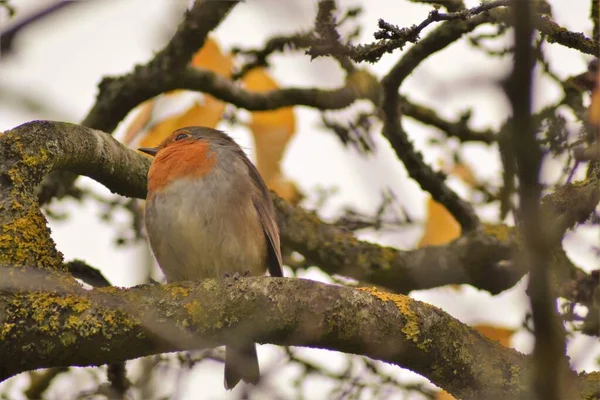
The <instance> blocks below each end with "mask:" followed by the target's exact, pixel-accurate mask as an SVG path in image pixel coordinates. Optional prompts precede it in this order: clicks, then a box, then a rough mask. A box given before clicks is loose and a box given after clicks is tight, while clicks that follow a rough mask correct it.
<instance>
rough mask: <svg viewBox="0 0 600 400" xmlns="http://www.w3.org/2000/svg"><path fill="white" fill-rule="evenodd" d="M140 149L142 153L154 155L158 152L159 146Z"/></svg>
mask: <svg viewBox="0 0 600 400" xmlns="http://www.w3.org/2000/svg"><path fill="white" fill-rule="evenodd" d="M138 150H139V151H141V152H142V153H146V154H150V155H151V156H153V157H154V156H155V155H156V153H158V147H140V148H139V149H138Z"/></svg>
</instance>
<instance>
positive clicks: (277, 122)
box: [243, 68, 298, 201]
mask: <svg viewBox="0 0 600 400" xmlns="http://www.w3.org/2000/svg"><path fill="white" fill-rule="evenodd" d="M243 82H244V85H245V86H246V88H247V89H248V90H251V91H255V92H266V91H270V90H276V89H278V88H279V86H278V85H277V83H276V82H275V81H274V80H273V79H272V78H271V77H270V76H269V75H268V74H267V72H266V71H265V70H264V69H263V68H255V69H253V70H251V71H250V72H248V73H247V74H246V75H245V76H244V78H243ZM249 127H250V130H251V131H252V135H253V136H254V143H255V146H256V167H257V168H258V171H259V172H260V174H261V175H262V177H263V179H264V180H265V183H266V184H267V186H268V187H269V188H270V189H272V190H274V191H276V192H277V193H278V194H279V195H280V196H282V197H283V198H285V199H286V200H289V201H293V200H297V198H298V191H297V189H296V186H295V185H294V184H293V183H292V182H288V181H286V180H285V179H284V178H283V174H282V173H281V160H282V158H283V154H284V152H285V149H286V147H287V145H288V143H289V141H290V139H291V138H292V136H293V135H294V133H295V131H296V119H295V116H294V110H293V109H292V108H291V107H286V108H281V109H278V110H274V111H257V112H253V113H252V114H251V121H250V124H249Z"/></svg>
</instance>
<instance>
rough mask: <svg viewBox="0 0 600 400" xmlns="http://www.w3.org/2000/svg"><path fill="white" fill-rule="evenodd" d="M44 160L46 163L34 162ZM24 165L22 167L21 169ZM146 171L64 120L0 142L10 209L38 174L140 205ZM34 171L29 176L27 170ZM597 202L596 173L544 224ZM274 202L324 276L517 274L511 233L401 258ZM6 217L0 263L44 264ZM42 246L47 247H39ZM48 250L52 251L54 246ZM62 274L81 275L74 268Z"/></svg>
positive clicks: (426, 282) (20, 216)
mask: <svg viewBox="0 0 600 400" xmlns="http://www.w3.org/2000/svg"><path fill="white" fill-rule="evenodd" d="M24 149H27V151H24ZM41 155H43V158H41V159H40V157H42V156H41ZM23 159H24V160H27V162H28V163H29V164H27V163H25V162H23V161H19V160H23ZM35 160H38V161H36V162H34V161H35ZM40 163H43V165H40ZM30 164H32V165H30ZM149 164H150V160H149V159H148V158H147V157H145V156H142V155H140V154H138V153H136V152H135V151H133V150H131V149H128V148H127V147H125V146H124V145H122V144H120V143H119V142H117V141H116V140H114V139H113V138H112V137H111V136H110V135H108V134H105V133H103V132H99V131H95V130H92V129H89V128H86V127H82V126H79V125H73V124H68V123H62V122H51V121H37V122H31V123H28V124H25V125H22V126H19V127H17V128H15V129H13V130H11V131H8V132H6V133H5V134H4V135H2V136H1V137H0V177H1V176H16V177H21V179H20V180H18V181H15V182H10V181H7V182H4V181H2V180H0V183H2V182H4V184H3V185H4V186H1V187H0V194H1V195H2V196H3V197H2V198H1V200H2V201H4V202H5V204H8V205H10V204H11V203H12V202H13V201H14V199H13V197H14V196H15V195H17V194H18V196H20V197H24V196H25V194H26V193H31V190H33V189H32V188H33V187H35V185H36V183H37V182H39V180H40V179H41V177H42V176H43V175H44V174H45V173H47V172H49V171H51V170H55V169H57V168H61V169H65V170H70V171H73V172H76V173H80V174H83V175H87V176H89V177H91V178H93V179H95V180H97V181H98V182H100V183H102V184H104V185H106V186H107V187H108V188H109V189H110V190H111V191H113V192H115V193H118V194H121V195H124V196H129V197H138V198H144V197H145V195H146V173H147V168H148V166H149ZM32 166H35V168H36V169H34V170H33V171H31V168H32ZM15 185H17V186H15ZM19 185H20V186H19ZM25 185H26V186H25ZM27 191H29V192H27ZM599 196H600V185H599V184H598V177H597V176H596V175H593V176H592V177H590V178H589V179H587V180H586V181H583V182H578V183H577V184H574V185H567V186H565V187H564V188H562V189H561V190H558V191H557V192H555V193H553V194H550V195H549V196H546V197H545V198H544V200H543V203H544V210H545V211H544V213H545V216H546V217H545V218H546V219H547V220H548V221H556V223H557V224H559V225H560V227H562V228H561V229H563V228H564V229H565V230H566V229H567V228H569V227H570V226H572V225H573V224H575V223H576V222H577V221H579V220H581V219H582V218H585V217H586V216H587V215H589V214H590V213H591V212H592V211H593V210H594V208H595V205H596V204H597V203H598V199H599ZM28 198H30V199H31V200H32V202H31V203H30V206H31V207H33V208H34V209H35V210H37V211H38V212H39V210H38V209H37V203H36V202H35V200H34V198H33V197H32V196H31V195H29V197H28ZM566 199H568V201H567V200H566ZM274 201H275V205H276V208H277V213H278V222H279V225H280V229H281V235H282V242H283V245H284V246H287V247H289V248H292V249H294V250H297V251H299V252H300V253H301V254H304V255H305V256H306V257H308V258H309V259H310V260H311V261H312V262H314V263H315V264H316V265H319V266H320V267H321V268H322V269H323V270H324V271H326V272H328V273H330V274H340V275H345V276H348V277H352V278H355V279H357V280H359V281H366V282H370V283H372V284H376V285H380V286H384V287H387V288H389V289H391V290H394V291H397V292H402V293H407V292H410V291H411V290H416V289H426V288H432V287H437V286H441V285H446V284H463V283H465V284H471V285H473V286H475V287H477V288H480V289H483V290H487V291H489V292H491V293H499V292H501V291H503V290H506V289H508V288H510V287H512V286H513V285H514V283H515V282H516V281H518V280H519V279H520V278H521V277H522V275H523V273H524V271H523V270H521V269H515V268H514V267H512V266H511V264H510V263H507V262H506V261H507V260H510V256H511V255H510V250H509V249H510V246H511V242H512V240H511V236H512V232H511V229H510V228H508V227H487V228H486V229H484V230H483V231H482V230H476V231H473V232H471V233H468V234H465V235H464V236H462V237H461V238H459V239H457V240H455V241H454V242H452V243H450V244H448V245H445V246H436V247H428V248H423V249H418V250H413V251H399V250H396V249H392V248H388V247H382V246H378V245H376V244H372V243H368V242H364V241H359V240H357V239H356V238H355V236H354V235H353V234H352V233H350V232H347V231H344V230H342V229H339V228H336V227H334V226H331V225H329V224H325V223H323V222H322V221H321V220H320V219H319V218H318V217H316V216H315V215H314V214H312V213H309V212H306V211H304V210H302V209H301V208H299V207H295V206H292V205H290V204H289V203H286V202H284V201H283V200H281V199H279V198H278V197H276V196H275V195H274ZM4 210H5V211H4V212H3V213H2V214H0V219H1V220H2V222H3V223H2V226H0V245H3V247H2V252H0V254H1V255H2V256H3V257H5V258H4V260H5V262H4V265H27V263H28V262H30V263H33V264H32V265H40V266H42V265H44V263H43V262H42V263H40V260H45V259H46V258H44V257H45V254H46V253H41V254H40V251H39V248H40V247H42V248H44V243H46V242H44V240H48V241H49V240H50V238H49V236H45V235H47V232H46V231H45V229H46V228H45V220H42V221H43V223H42V224H41V227H43V229H41V228H40V231H39V232H38V231H35V230H31V229H32V227H29V225H27V226H24V225H23V224H24V223H25V222H27V221H28V218H29V217H28V216H29V214H28V213H27V211H26V209H21V208H17V209H15V210H13V211H10V210H11V208H10V207H5V208H4ZM42 218H43V217H42ZM36 226H37V225H36ZM11 227H15V228H14V229H13V228H11ZM16 227H18V229H20V230H21V231H23V232H22V233H23V235H22V237H20V236H17V237H14V235H13V234H12V232H14V231H15V230H16V229H17V228H16ZM24 227H25V228H27V229H25V228H24ZM17 232H19V230H17ZM34 232H37V233H35V234H34ZM25 233H26V234H25ZM3 238H5V239H6V241H5V242H3V241H2V240H3ZM43 238H46V239H44V240H41V239H43ZM8 239H10V240H8ZM48 244H49V245H50V244H51V249H52V251H54V252H56V250H55V249H54V244H53V243H51V242H48ZM55 257H58V255H56V256H55ZM17 260H20V261H19V262H17ZM51 260H53V262H54V263H58V264H57V267H59V266H60V267H61V268H66V266H64V265H62V264H60V259H55V258H51ZM561 265H562V266H563V267H561V270H569V269H570V268H571V266H569V265H568V263H567V262H566V261H564V262H561ZM67 266H68V267H69V269H74V270H77V271H79V269H77V268H76V267H77V263H69V264H67ZM84 269H85V271H84V273H83V276H80V277H81V278H84V279H90V273H89V272H90V270H89V268H84ZM92 272H93V271H92ZM78 273H79V272H78ZM91 275H92V276H91V279H94V282H98V279H97V277H95V276H94V274H91Z"/></svg>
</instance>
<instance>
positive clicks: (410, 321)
mask: <svg viewBox="0 0 600 400" xmlns="http://www.w3.org/2000/svg"><path fill="white" fill-rule="evenodd" d="M357 290H360V291H362V292H366V293H369V294H370V295H371V296H374V297H376V298H378V299H379V300H381V301H383V302H388V301H391V302H393V303H394V304H395V305H396V308H397V309H398V311H400V313H401V314H402V316H403V317H404V318H403V319H404V326H403V327H402V329H401V331H402V333H404V334H405V335H406V338H407V339H408V340H410V341H412V342H414V343H418V342H419V336H420V333H421V332H420V330H419V322H418V315H417V314H416V313H415V312H414V311H413V310H411V308H410V303H411V302H412V301H414V300H412V299H411V298H410V297H408V296H405V295H403V294H395V293H389V292H382V291H380V290H378V289H377V288H375V287H361V288H357Z"/></svg>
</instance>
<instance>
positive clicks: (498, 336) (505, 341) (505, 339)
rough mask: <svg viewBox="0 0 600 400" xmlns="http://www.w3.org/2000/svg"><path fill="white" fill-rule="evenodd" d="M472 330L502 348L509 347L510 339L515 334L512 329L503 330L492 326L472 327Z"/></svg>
mask: <svg viewBox="0 0 600 400" xmlns="http://www.w3.org/2000/svg"><path fill="white" fill-rule="evenodd" d="M473 328H474V329H476V330H477V331H479V333H481V334H482V335H483V336H485V337H487V338H488V339H492V340H495V341H496V342H499V343H500V344H501V345H502V346H504V347H510V338H511V337H512V335H513V334H514V333H515V330H514V329H509V328H503V327H501V326H493V325H485V324H483V325H474V326H473Z"/></svg>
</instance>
